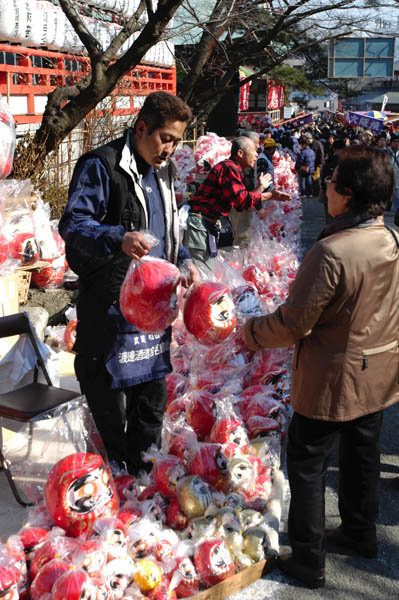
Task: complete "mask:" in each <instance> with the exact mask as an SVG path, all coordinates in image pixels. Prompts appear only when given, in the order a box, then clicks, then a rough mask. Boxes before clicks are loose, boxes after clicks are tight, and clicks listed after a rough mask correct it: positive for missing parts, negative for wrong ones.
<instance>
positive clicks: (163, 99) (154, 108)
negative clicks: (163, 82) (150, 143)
mask: <svg viewBox="0 0 399 600" xmlns="http://www.w3.org/2000/svg"><path fill="white" fill-rule="evenodd" d="M140 119H141V120H143V121H144V122H145V123H146V125H147V126H148V131H149V133H152V132H153V131H155V129H159V128H160V127H163V126H164V125H165V123H167V122H168V121H182V122H183V123H188V122H190V121H191V119H192V113H191V109H190V107H189V106H188V105H187V104H186V103H185V102H184V101H183V100H182V99H181V98H179V97H178V96H173V95H172V94H169V93H168V92H153V93H152V94H149V95H148V96H147V98H146V99H145V101H144V104H143V106H142V107H141V109H140V112H139V114H138V115H137V119H136V121H135V122H136V123H137V122H138V121H139V120H140Z"/></svg>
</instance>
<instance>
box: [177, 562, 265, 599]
mask: <svg viewBox="0 0 399 600" xmlns="http://www.w3.org/2000/svg"><path fill="white" fill-rule="evenodd" d="M275 563H276V559H275V557H274V556H270V557H269V558H267V559H266V560H261V561H259V562H258V563H255V564H254V565H252V566H250V567H247V568H246V569H243V570H242V571H240V572H239V573H236V574H235V575H233V576H232V577H229V578H228V579H226V580H225V581H221V582H220V583H218V584H217V585H214V586H213V587H211V588H209V589H207V590H204V591H203V592H199V593H198V594H196V595H195V596H190V597H189V598H187V599H186V600H224V599H225V598H228V597H229V596H232V595H233V594H236V593H237V592H239V591H240V590H242V589H243V588H245V587H247V585H250V584H251V583H253V582H254V581H257V580H258V579H260V578H261V577H263V575H266V574H267V573H270V572H271V571H272V570H273V569H274V567H275Z"/></svg>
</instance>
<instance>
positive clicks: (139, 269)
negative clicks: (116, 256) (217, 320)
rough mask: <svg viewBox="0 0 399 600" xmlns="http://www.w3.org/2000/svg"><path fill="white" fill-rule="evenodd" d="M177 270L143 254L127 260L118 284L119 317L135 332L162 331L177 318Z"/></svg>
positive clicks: (178, 273)
mask: <svg viewBox="0 0 399 600" xmlns="http://www.w3.org/2000/svg"><path fill="white" fill-rule="evenodd" d="M179 283H180V271H179V269H178V268H177V267H176V266H175V265H173V264H172V263H170V262H168V261H167V260H163V259H162V258H152V257H150V256H145V257H144V258H142V259H141V260H137V261H136V260H134V261H132V262H131V263H130V266H129V269H128V271H127V273H126V276H125V280H124V282H123V284H122V287H121V295H120V308H121V311H122V314H123V316H124V317H125V319H126V320H127V321H129V323H131V324H132V325H134V326H135V327H137V329H138V330H139V331H143V332H145V333H154V332H157V331H163V330H164V329H166V328H167V327H169V325H171V324H172V323H173V321H174V320H175V319H176V317H177V313H178V306H177V297H176V290H177V286H178V285H179Z"/></svg>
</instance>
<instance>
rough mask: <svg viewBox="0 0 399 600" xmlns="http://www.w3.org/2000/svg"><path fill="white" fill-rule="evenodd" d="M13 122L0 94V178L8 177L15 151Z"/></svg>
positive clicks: (4, 100)
mask: <svg viewBox="0 0 399 600" xmlns="http://www.w3.org/2000/svg"><path fill="white" fill-rule="evenodd" d="M15 141H16V140H15V123H14V118H13V116H12V113H11V111H10V108H9V106H8V104H7V102H6V99H5V98H4V97H3V96H1V95H0V178H1V179H4V178H5V177H8V175H9V174H10V173H11V169H12V161H13V159H14V151H15Z"/></svg>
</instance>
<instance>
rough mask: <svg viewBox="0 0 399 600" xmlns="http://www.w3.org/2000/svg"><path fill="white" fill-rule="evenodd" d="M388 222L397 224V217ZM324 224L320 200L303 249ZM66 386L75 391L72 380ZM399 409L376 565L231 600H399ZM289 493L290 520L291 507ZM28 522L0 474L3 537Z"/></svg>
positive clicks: (341, 563)
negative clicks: (313, 584)
mask: <svg viewBox="0 0 399 600" xmlns="http://www.w3.org/2000/svg"><path fill="white" fill-rule="evenodd" d="M386 222H387V223H388V224H389V223H392V214H390V215H388V216H387V219H386ZM323 225H324V213H323V209H322V206H321V205H320V204H319V203H318V202H317V201H316V200H308V201H306V202H305V205H304V219H303V246H304V250H306V249H307V248H309V246H310V245H311V244H312V243H313V241H314V239H315V238H316V237H317V235H318V233H319V232H320V230H321V229H322V227H323ZM61 385H62V386H64V387H67V386H68V385H71V386H74V385H76V382H75V381H74V379H73V378H67V379H65V380H64V381H62V383H61ZM398 431H399V408H398V406H394V407H391V408H390V409H388V410H387V411H386V413H385V419H384V425H383V431H382V440H381V442H382V475H381V495H380V498H381V507H380V516H379V520H378V538H379V556H378V558H377V559H375V560H367V559H361V558H358V557H355V556H344V555H339V554H329V555H328V559H327V565H326V574H327V585H326V587H325V588H323V589H322V590H315V591H311V590H307V589H305V588H303V587H301V586H300V585H299V584H296V583H295V582H294V581H292V580H289V579H288V578H287V577H285V576H284V575H282V574H281V573H280V572H279V571H278V570H275V571H274V572H273V573H271V574H269V575H267V576H266V577H265V578H264V579H262V580H259V581H257V582H255V583H254V584H252V585H251V586H248V587H247V588H245V589H244V590H242V591H241V592H239V593H237V594H235V595H234V596H231V598H230V600H266V599H269V598H270V599H273V600H278V599H281V600H302V599H305V598H306V600H313V599H319V598H323V599H327V600H328V599H331V600H333V599H334V600H337V599H338V600H341V599H342V600H344V599H345V600H387V599H390V600H396V599H398V598H399V502H398V500H399V436H398ZM336 490H337V460H336V456H334V457H333V458H332V462H331V466H330V468H329V471H328V474H327V493H326V515H327V525H328V526H330V527H334V526H336V525H338V524H339V517H338V509H337V493H336ZM288 500H289V498H288V491H287V494H286V503H285V515H286V510H287V505H288ZM26 520H27V513H26V510H25V509H22V508H20V507H19V505H18V504H16V502H15V500H14V499H13V497H12V495H11V493H10V491H9V488H8V485H7V482H6V481H5V478H4V475H3V474H2V473H1V474H0V537H1V538H2V539H3V540H5V539H6V538H7V536H8V535H10V534H11V533H15V532H16V531H17V530H18V529H19V527H20V526H21V524H22V523H24V522H25V521H26ZM286 544H287V539H286V534H285V519H284V520H283V522H282V526H281V545H282V547H281V549H282V551H284V550H288V547H287V546H286Z"/></svg>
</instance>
